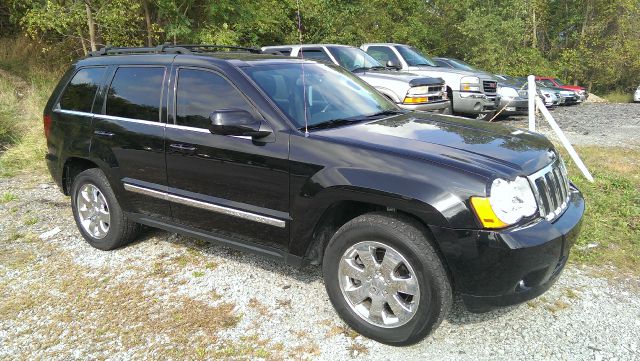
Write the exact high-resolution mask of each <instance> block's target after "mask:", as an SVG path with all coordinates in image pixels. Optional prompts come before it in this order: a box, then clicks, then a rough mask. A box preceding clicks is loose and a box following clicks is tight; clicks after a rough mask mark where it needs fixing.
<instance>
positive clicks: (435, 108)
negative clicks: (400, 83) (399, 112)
mask: <svg viewBox="0 0 640 361" xmlns="http://www.w3.org/2000/svg"><path fill="white" fill-rule="evenodd" d="M397 104H398V106H399V107H400V108H402V109H407V110H421V111H430V112H442V111H444V110H445V109H447V108H449V104H450V102H449V100H448V99H445V100H438V101H434V102H429V103H424V104H404V103H397Z"/></svg>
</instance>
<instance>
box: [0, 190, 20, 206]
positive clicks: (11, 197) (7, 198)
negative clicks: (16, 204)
mask: <svg viewBox="0 0 640 361" xmlns="http://www.w3.org/2000/svg"><path fill="white" fill-rule="evenodd" d="M17 199H18V196H17V195H15V194H13V193H11V192H5V193H3V194H2V197H0V204H4V203H9V202H11V201H15V200H17Z"/></svg>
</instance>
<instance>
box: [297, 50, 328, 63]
mask: <svg viewBox="0 0 640 361" xmlns="http://www.w3.org/2000/svg"><path fill="white" fill-rule="evenodd" d="M302 53H304V54H303V55H304V58H305V59H315V60H322V61H328V62H331V59H330V58H329V56H328V55H327V53H325V52H324V50H322V49H304V50H302V49H300V53H298V57H300V54H302Z"/></svg>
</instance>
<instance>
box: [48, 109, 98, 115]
mask: <svg viewBox="0 0 640 361" xmlns="http://www.w3.org/2000/svg"><path fill="white" fill-rule="evenodd" d="M53 112H54V113H62V114H67V115H77V116H80V117H92V116H93V113H87V112H80V111H77V110H66V109H61V108H57V109H54V110H53Z"/></svg>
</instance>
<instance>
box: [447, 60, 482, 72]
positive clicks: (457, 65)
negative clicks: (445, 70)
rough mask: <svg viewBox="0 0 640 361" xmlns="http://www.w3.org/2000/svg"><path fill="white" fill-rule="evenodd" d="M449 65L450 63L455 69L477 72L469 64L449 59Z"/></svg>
mask: <svg viewBox="0 0 640 361" xmlns="http://www.w3.org/2000/svg"><path fill="white" fill-rule="evenodd" d="M449 63H451V65H453V67H454V68H456V69H460V70H467V71H473V72H477V71H478V69H476V68H474V67H473V66H471V65H470V64H467V63H465V62H464V61H462V60H458V59H449Z"/></svg>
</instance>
